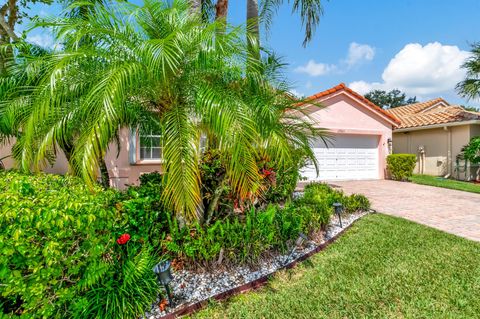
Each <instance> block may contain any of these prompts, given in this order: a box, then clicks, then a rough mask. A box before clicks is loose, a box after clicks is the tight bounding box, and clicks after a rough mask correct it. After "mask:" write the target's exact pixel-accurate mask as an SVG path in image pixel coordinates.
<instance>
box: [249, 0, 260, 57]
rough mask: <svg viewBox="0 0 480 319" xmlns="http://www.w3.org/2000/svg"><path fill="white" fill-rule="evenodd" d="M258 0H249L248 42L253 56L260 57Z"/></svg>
mask: <svg viewBox="0 0 480 319" xmlns="http://www.w3.org/2000/svg"><path fill="white" fill-rule="evenodd" d="M258 20H259V15H258V0H247V44H248V49H249V52H250V54H251V56H252V57H253V58H257V59H259V58H260V48H259V46H260V26H259V21H258Z"/></svg>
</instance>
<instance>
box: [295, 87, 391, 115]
mask: <svg viewBox="0 0 480 319" xmlns="http://www.w3.org/2000/svg"><path fill="white" fill-rule="evenodd" d="M339 91H345V92H348V93H349V94H351V95H353V96H354V97H355V98H357V99H359V100H360V101H361V102H363V103H364V104H366V105H367V106H368V107H369V108H370V109H372V110H373V111H375V112H377V113H380V114H381V115H383V116H385V117H387V118H388V119H389V120H390V121H392V122H393V123H395V124H397V125H398V124H400V120H399V119H398V118H397V117H396V116H395V115H392V114H390V113H388V112H386V111H385V110H384V109H382V108H381V107H379V106H377V105H375V104H373V103H372V102H370V100H368V99H366V98H365V97H364V96H363V95H361V94H358V93H357V92H355V91H354V90H352V89H350V88H349V87H347V86H346V85H345V83H340V84H339V85H336V86H334V87H333V88H331V89H328V90H325V91H322V92H319V93H317V94H314V95H311V96H309V97H307V98H305V101H304V102H302V103H301V104H305V103H308V102H309V101H313V100H316V99H319V98H322V97H325V96H328V95H330V94H333V93H336V92H339Z"/></svg>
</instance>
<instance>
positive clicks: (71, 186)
mask: <svg viewBox="0 0 480 319" xmlns="http://www.w3.org/2000/svg"><path fill="white" fill-rule="evenodd" d="M93 191H94V192H93V193H92V192H91V191H90V190H89V189H88V188H87V187H86V186H85V185H84V184H83V183H82V182H81V181H79V180H78V179H76V178H72V177H60V176H55V175H49V174H40V175H35V176H28V175H22V174H19V173H17V172H13V171H8V172H0V282H1V283H2V284H1V285H0V296H1V297H0V304H1V307H2V308H1V309H2V313H3V314H5V315H9V316H11V317H14V316H16V315H19V316H20V317H22V318H135V317H138V316H139V315H141V314H142V311H143V309H146V308H147V307H148V306H150V304H151V302H152V301H153V300H154V299H155V298H156V291H157V289H158V286H157V284H156V282H155V278H154V275H153V273H152V271H151V267H152V265H153V263H154V262H155V257H154V255H153V254H152V253H151V248H150V246H149V245H148V244H147V242H146V241H145V238H144V236H143V233H142V230H141V229H140V230H139V231H138V232H132V233H130V234H129V235H124V236H122V237H121V238H120V239H121V240H120V239H119V237H120V236H121V235H122V234H124V233H125V232H126V231H125V230H134V228H133V226H131V225H129V223H130V219H129V218H125V214H123V213H122V212H121V210H119V209H118V208H119V207H118V206H119V205H118V200H119V198H120V196H119V194H118V193H117V192H116V191H113V190H108V191H104V190H102V189H100V188H99V187H95V188H94V190H93ZM117 240H118V241H117Z"/></svg>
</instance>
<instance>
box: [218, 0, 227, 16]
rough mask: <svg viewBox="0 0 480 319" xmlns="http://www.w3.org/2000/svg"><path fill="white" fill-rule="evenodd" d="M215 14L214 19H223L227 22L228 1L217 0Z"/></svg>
mask: <svg viewBox="0 0 480 319" xmlns="http://www.w3.org/2000/svg"><path fill="white" fill-rule="evenodd" d="M215 9H216V11H215V12H216V14H215V19H216V20H219V19H225V20H227V14H228V0H217V4H216V5H215Z"/></svg>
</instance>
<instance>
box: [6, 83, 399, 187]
mask: <svg viewBox="0 0 480 319" xmlns="http://www.w3.org/2000/svg"><path fill="white" fill-rule="evenodd" d="M308 100H310V101H312V102H313V103H315V105H313V104H309V103H305V104H304V108H305V112H306V113H308V114H309V118H310V119H311V120H312V121H314V123H315V125H317V126H318V127H321V128H326V129H328V130H329V131H330V133H331V137H330V139H329V141H330V142H329V143H328V148H327V147H326V146H325V143H324V142H323V141H321V140H318V141H315V142H314V145H313V146H314V152H315V155H316V157H317V161H318V164H319V169H320V175H319V176H318V177H317V175H316V171H315V167H314V166H313V165H311V164H310V165H307V167H305V168H304V169H303V170H302V174H303V175H304V176H305V177H307V179H308V180H310V181H312V180H349V179H381V178H384V177H385V170H386V165H385V158H386V156H387V155H388V154H389V152H390V149H389V147H391V138H392V128H393V127H395V126H396V125H398V124H399V122H398V120H397V119H396V118H395V117H394V116H392V115H390V114H389V113H387V112H385V111H384V110H382V109H381V108H379V107H378V106H376V105H374V104H373V103H371V102H370V101H368V100H367V99H365V98H364V97H363V96H361V95H360V94H358V93H356V92H354V91H352V90H351V89H349V88H347V87H346V86H345V85H344V84H340V85H337V86H336V87H334V88H332V89H329V90H327V91H324V92H320V93H318V94H315V95H313V96H311V97H310V98H308ZM319 104H321V105H322V107H319V106H318V105H319ZM120 145H122V147H121V149H120V150H119V151H118V150H117V147H116V146H115V145H114V144H112V145H111V147H110V149H109V151H108V153H107V155H106V164H107V168H108V170H109V174H110V178H111V184H112V186H114V187H117V188H120V189H122V188H125V186H126V185H130V184H138V181H139V176H140V175H141V174H143V173H149V172H154V171H160V170H161V163H162V161H161V157H162V146H161V145H160V137H159V136H158V135H145V136H142V137H140V136H139V134H138V132H135V133H133V134H132V133H131V132H130V130H128V129H124V130H122V131H121V134H120ZM9 152H10V149H9V148H3V149H0V156H1V154H8V153H9ZM117 155H118V156H117ZM6 163H7V168H11V167H12V166H13V161H11V160H9V161H7V162H6ZM67 170H68V163H67V161H66V159H65V157H64V156H63V154H60V155H59V156H58V158H57V161H56V162H55V164H54V165H53V166H51V167H50V166H49V167H47V168H46V169H45V171H47V172H51V173H57V174H64V173H66V172H67Z"/></svg>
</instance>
